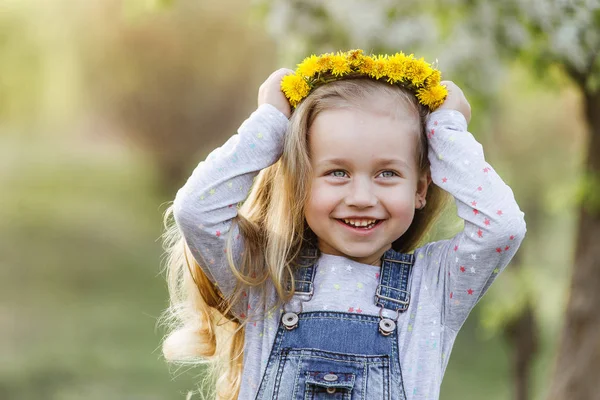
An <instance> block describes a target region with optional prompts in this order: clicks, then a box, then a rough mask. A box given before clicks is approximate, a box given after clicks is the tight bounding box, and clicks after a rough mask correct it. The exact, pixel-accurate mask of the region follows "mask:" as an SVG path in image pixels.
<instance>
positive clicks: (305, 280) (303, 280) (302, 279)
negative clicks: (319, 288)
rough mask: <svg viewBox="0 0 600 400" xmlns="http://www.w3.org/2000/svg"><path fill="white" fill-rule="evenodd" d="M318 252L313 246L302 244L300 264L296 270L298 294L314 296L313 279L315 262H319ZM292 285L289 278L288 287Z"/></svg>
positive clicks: (296, 291)
mask: <svg viewBox="0 0 600 400" xmlns="http://www.w3.org/2000/svg"><path fill="white" fill-rule="evenodd" d="M317 257H318V252H317V249H316V248H315V247H313V246H310V245H309V246H302V248H301V250H300V254H299V255H298V258H297V260H298V265H297V267H296V269H295V271H294V290H295V293H296V294H301V295H302V294H304V295H308V296H312V295H313V293H314V290H313V279H314V276H315V264H316V262H317ZM291 287H292V285H291V282H290V281H289V280H288V282H287V289H288V290H290V289H291Z"/></svg>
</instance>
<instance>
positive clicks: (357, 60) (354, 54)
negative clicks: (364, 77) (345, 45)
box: [346, 49, 364, 69]
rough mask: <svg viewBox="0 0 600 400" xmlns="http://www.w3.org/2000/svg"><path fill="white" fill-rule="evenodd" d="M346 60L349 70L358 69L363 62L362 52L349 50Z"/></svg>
mask: <svg viewBox="0 0 600 400" xmlns="http://www.w3.org/2000/svg"><path fill="white" fill-rule="evenodd" d="M346 58H347V59H348V63H349V64H350V67H351V68H353V69H358V68H359V67H360V66H361V65H362V63H363V60H364V56H363V51H362V50H361V49H356V50H350V51H348V52H346Z"/></svg>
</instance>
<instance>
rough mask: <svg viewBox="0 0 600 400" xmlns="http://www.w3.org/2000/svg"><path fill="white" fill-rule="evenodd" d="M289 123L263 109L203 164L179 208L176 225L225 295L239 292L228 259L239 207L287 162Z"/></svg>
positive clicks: (236, 249)
mask: <svg viewBox="0 0 600 400" xmlns="http://www.w3.org/2000/svg"><path fill="white" fill-rule="evenodd" d="M287 124H288V119H287V117H286V116H285V115H284V114H282V113H281V112H280V111H279V110H278V109H277V108H275V107H274V106H272V105H270V104H262V105H261V106H259V108H258V109H257V110H256V111H255V112H254V113H252V115H251V116H250V117H249V118H248V119H247V120H246V121H245V122H244V123H243V124H242V125H241V126H240V128H239V129H238V133H237V134H236V135H233V136H232V137H231V138H230V139H229V140H228V141H227V142H226V143H225V144H224V145H223V146H221V147H219V148H217V149H215V150H214V151H212V152H211V153H210V154H209V155H208V157H207V158H206V161H203V162H201V163H200V164H199V165H198V166H197V167H196V169H195V170H194V172H193V173H192V176H191V177H190V178H189V179H188V181H187V183H186V184H185V185H184V186H183V187H182V188H181V189H180V190H179V191H178V192H177V196H176V197H175V200H174V203H173V210H174V211H173V213H174V217H175V221H176V223H177V225H178V227H179V228H180V230H181V231H182V233H183V236H184V237H185V240H186V242H187V244H188V246H189V248H190V250H191V252H192V254H193V255H194V258H195V259H196V260H197V261H198V263H199V264H200V266H202V268H203V271H204V272H205V273H206V275H207V276H208V278H209V279H210V280H211V281H212V282H214V283H215V284H216V285H217V286H218V287H219V289H220V290H221V291H222V292H223V294H225V295H226V296H227V295H230V294H231V293H232V291H233V289H234V288H235V282H236V281H235V277H234V276H233V274H232V272H231V269H230V267H229V264H228V261H227V254H226V253H225V248H226V242H227V236H228V235H229V234H230V230H231V227H232V220H233V218H235V217H236V215H237V205H238V203H240V202H242V201H244V200H245V199H246V197H247V195H248V192H249V190H250V188H251V186H252V182H253V179H254V177H255V176H256V175H257V174H258V172H259V171H260V170H262V169H264V168H266V167H268V166H270V165H272V164H274V163H275V162H276V161H277V160H278V159H279V157H280V156H281V153H282V150H283V138H284V134H285V130H286V127H287ZM231 234H232V235H234V237H236V238H237V239H236V240H235V241H234V246H233V253H234V254H232V256H233V258H234V260H239V259H240V258H241V257H239V256H240V253H241V252H242V251H243V241H242V238H240V237H239V235H238V232H237V224H236V228H235V229H234V230H233V231H232V232H231Z"/></svg>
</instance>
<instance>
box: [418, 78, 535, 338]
mask: <svg viewBox="0 0 600 400" xmlns="http://www.w3.org/2000/svg"><path fill="white" fill-rule="evenodd" d="M450 89H451V88H450ZM458 90H460V89H458ZM461 95H462V92H461ZM457 108H458V109H460V108H459V107H457ZM469 116H470V113H469V114H468V115H467V117H469ZM427 135H428V138H429V160H430V163H431V177H432V180H433V182H434V183H435V184H436V185H438V186H440V187H441V188H442V189H444V190H446V191H447V192H449V193H450V194H451V195H452V196H453V197H454V199H455V201H456V206H457V211H458V216H459V217H460V218H462V219H463V220H464V229H463V230H462V232H460V233H458V234H457V235H456V236H455V237H453V238H452V239H450V240H444V241H440V242H435V243H430V244H428V245H427V246H425V247H423V248H421V249H419V250H418V251H417V257H419V258H425V259H426V261H427V265H426V267H425V269H424V271H423V274H424V277H423V279H424V280H423V283H424V285H425V286H424V289H425V290H427V291H428V292H429V295H430V297H431V299H432V301H434V302H435V303H436V304H437V305H438V307H439V308H440V311H441V312H442V318H443V323H445V324H446V326H448V327H449V328H451V329H453V330H455V331H456V330H458V329H459V328H460V327H461V326H462V324H463V323H464V321H465V320H466V318H467V316H468V315H469V313H470V311H471V310H472V309H473V307H474V306H475V304H476V303H477V302H478V301H479V299H480V298H481V297H482V296H483V295H484V293H485V292H486V291H487V289H488V288H489V287H490V285H491V283H492V282H493V281H494V279H495V278H496V277H497V276H498V274H499V273H500V272H501V271H502V270H503V269H504V268H505V267H506V265H507V264H508V263H509V261H510V260H511V258H512V257H513V256H514V254H515V253H516V251H517V249H518V247H519V245H520V243H521V241H522V240H523V237H524V236H525V232H526V227H525V220H524V214H523V212H521V210H520V209H519V206H518V205H517V203H516V201H515V198H514V195H513V192H512V190H511V189H510V187H508V186H507V185H506V184H505V183H504V182H503V181H502V179H501V178H500V176H498V174H497V173H496V171H494V169H493V168H492V167H491V166H490V165H489V164H488V163H487V162H486V161H485V158H484V154H483V149H482V147H481V145H480V144H479V143H478V142H477V141H476V140H475V138H474V137H473V135H471V134H470V133H469V132H467V120H466V118H465V115H464V114H463V113H461V112H459V111H457V110H456V109H451V108H442V109H440V110H438V111H435V112H434V113H432V114H431V115H430V117H429V119H428V122H427Z"/></svg>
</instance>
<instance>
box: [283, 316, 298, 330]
mask: <svg viewBox="0 0 600 400" xmlns="http://www.w3.org/2000/svg"><path fill="white" fill-rule="evenodd" d="M281 322H282V323H283V325H285V329H287V330H292V329H294V328H295V327H297V326H298V314H296V313H293V312H287V313H285V314H283V317H281Z"/></svg>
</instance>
